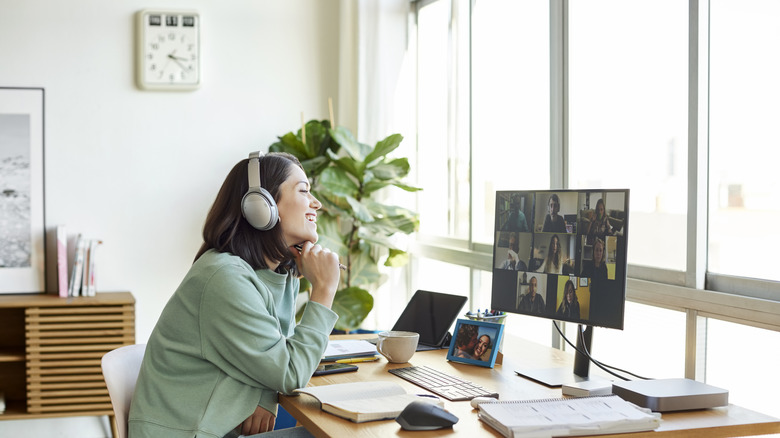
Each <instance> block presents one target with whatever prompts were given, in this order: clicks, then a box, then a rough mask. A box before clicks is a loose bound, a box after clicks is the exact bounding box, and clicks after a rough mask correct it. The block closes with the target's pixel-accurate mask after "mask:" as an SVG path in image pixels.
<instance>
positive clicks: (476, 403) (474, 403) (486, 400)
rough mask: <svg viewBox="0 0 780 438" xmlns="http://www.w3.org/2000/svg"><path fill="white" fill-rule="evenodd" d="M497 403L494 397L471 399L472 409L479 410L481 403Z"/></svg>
mask: <svg viewBox="0 0 780 438" xmlns="http://www.w3.org/2000/svg"><path fill="white" fill-rule="evenodd" d="M494 401H497V400H496V399H494V398H493V397H474V398H472V399H471V407H472V408H474V409H477V408H478V407H479V405H480V404H481V403H492V402H494Z"/></svg>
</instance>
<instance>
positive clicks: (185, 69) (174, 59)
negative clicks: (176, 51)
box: [168, 55, 187, 71]
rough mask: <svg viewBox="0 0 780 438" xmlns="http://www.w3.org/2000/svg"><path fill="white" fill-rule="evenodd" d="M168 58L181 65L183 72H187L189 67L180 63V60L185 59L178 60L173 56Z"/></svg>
mask: <svg viewBox="0 0 780 438" xmlns="http://www.w3.org/2000/svg"><path fill="white" fill-rule="evenodd" d="M168 58H169V59H172V60H173V62H175V63H176V64H179V67H181V69H182V70H184V71H187V67H185V66H184V64H182V63H181V61H179V59H184V58H177V57H175V56H173V55H168Z"/></svg>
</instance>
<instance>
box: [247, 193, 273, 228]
mask: <svg viewBox="0 0 780 438" xmlns="http://www.w3.org/2000/svg"><path fill="white" fill-rule="evenodd" d="M241 213H242V214H243V215H244V218H245V219H246V220H247V222H249V225H252V226H253V227H254V228H257V229H258V230H260V231H268V230H270V229H271V228H273V227H274V226H275V225H276V223H277V222H279V210H278V209H277V207H276V202H275V201H274V198H273V196H271V194H270V193H268V191H267V190H266V189H264V188H262V187H255V188H252V189H250V190H249V191H248V192H247V193H246V194H245V195H244V198H243V199H241Z"/></svg>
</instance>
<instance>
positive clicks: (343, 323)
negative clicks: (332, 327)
mask: <svg viewBox="0 0 780 438" xmlns="http://www.w3.org/2000/svg"><path fill="white" fill-rule="evenodd" d="M373 308H374V297H373V296H371V294H370V293H368V291H367V290H365V289H361V288H359V287H350V288H347V289H342V290H340V291H338V292H336V296H335V297H333V306H331V309H333V311H334V312H336V313H337V314H338V315H339V319H338V321H337V322H336V328H337V329H338V330H345V331H350V330H355V329H356V328H358V327H360V324H361V323H362V322H363V320H364V319H366V316H368V313H369V312H370V311H371V309H373Z"/></svg>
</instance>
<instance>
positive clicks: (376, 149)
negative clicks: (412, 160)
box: [269, 120, 421, 331]
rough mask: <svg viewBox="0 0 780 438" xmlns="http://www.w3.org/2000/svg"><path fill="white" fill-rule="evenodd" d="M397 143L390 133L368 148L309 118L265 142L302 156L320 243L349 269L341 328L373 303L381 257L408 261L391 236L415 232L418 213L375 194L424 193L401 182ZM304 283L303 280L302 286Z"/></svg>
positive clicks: (337, 307)
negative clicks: (316, 211)
mask: <svg viewBox="0 0 780 438" xmlns="http://www.w3.org/2000/svg"><path fill="white" fill-rule="evenodd" d="M402 140H403V137H402V136H401V135H399V134H392V135H390V136H388V137H387V138H385V139H383V140H380V141H379V142H377V143H376V145H374V146H373V147H371V146H369V145H366V144H363V143H360V142H358V141H357V140H356V139H355V137H354V136H353V135H352V133H351V132H350V131H349V130H348V129H347V128H345V127H343V126H337V127H331V124H330V122H329V121H327V120H322V121H317V120H311V121H309V122H308V123H306V124H305V125H304V126H303V128H302V129H301V130H299V131H298V132H297V133H293V132H288V133H287V134H285V135H283V136H281V137H279V141H278V142H276V143H274V144H272V145H271V146H270V147H269V150H270V151H271V152H288V153H290V154H292V155H294V156H296V157H297V158H298V160H300V162H301V164H302V165H303V168H304V170H305V171H306V174H307V175H308V176H309V179H310V183H311V191H312V194H313V195H314V196H315V197H316V198H317V199H319V200H320V202H322V209H320V212H319V215H318V217H317V232H318V234H319V239H320V240H319V243H320V244H321V245H322V246H323V247H326V248H329V249H330V250H331V251H334V252H336V253H338V255H339V257H340V259H341V261H342V263H343V264H344V265H345V266H346V268H347V269H346V271H345V272H344V273H343V274H342V276H341V281H340V285H339V290H338V292H336V296H335V298H334V300H333V307H332V308H333V310H334V311H335V312H336V313H338V315H339V320H338V322H337V323H336V329H338V330H344V331H351V330H354V329H356V328H358V327H359V326H360V324H361V323H362V322H363V320H364V319H365V318H366V316H367V315H368V313H369V312H370V311H371V309H372V308H373V306H374V298H373V296H372V295H371V293H370V292H369V290H368V289H369V288H376V287H378V286H379V285H381V284H383V283H384V282H385V281H387V278H386V275H383V274H382V273H381V272H380V271H379V263H380V261H381V262H382V263H383V264H384V265H385V266H390V267H398V266H403V265H405V264H406V263H408V260H409V257H408V254H407V253H406V252H405V251H403V250H402V249H400V248H398V247H396V245H394V244H393V242H392V240H391V239H390V238H391V236H393V235H395V234H396V233H403V234H410V233H413V232H415V231H417V229H418V228H419V224H420V221H419V215H418V214H417V213H415V212H413V211H411V210H409V209H406V208H403V207H399V206H393V205H386V204H383V203H381V202H379V200H378V199H377V198H378V194H379V193H380V191H381V190H383V189H386V188H389V187H397V188H400V189H402V190H406V191H409V192H414V191H418V190H421V189H419V188H417V187H412V186H410V185H408V184H406V183H404V182H403V179H404V178H405V177H406V176H407V175H408V174H409V160H408V159H406V158H390V157H388V154H390V153H391V152H393V151H394V150H395V149H396V148H398V146H399V145H400V143H401V141H402ZM382 260H383V261H382ZM309 288H310V285H309V284H308V282H306V281H305V280H303V281H302V282H301V291H307V290H308V289H309Z"/></svg>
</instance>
